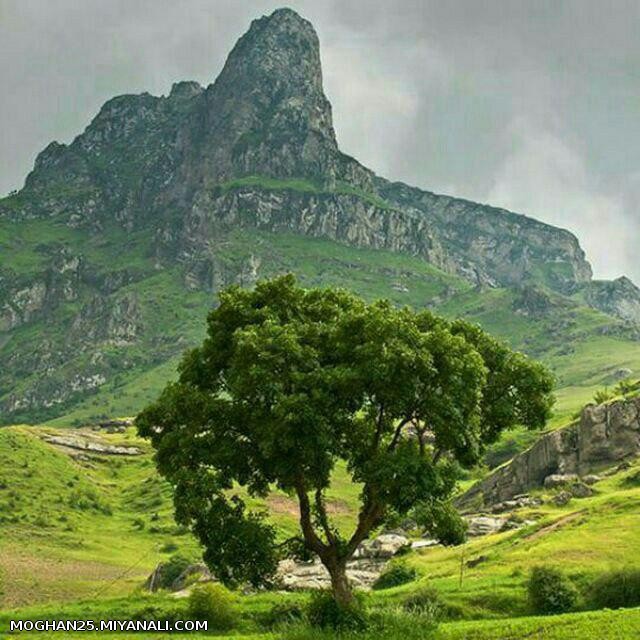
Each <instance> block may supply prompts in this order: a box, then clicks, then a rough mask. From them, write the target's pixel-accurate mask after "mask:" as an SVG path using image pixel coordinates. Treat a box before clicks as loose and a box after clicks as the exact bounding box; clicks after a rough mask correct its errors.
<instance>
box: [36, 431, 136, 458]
mask: <svg viewBox="0 0 640 640" xmlns="http://www.w3.org/2000/svg"><path fill="white" fill-rule="evenodd" d="M44 439H45V440H46V441H47V442H48V443H49V444H53V445H55V446H57V447H61V448H62V449H65V450H67V449H73V450H77V451H83V452H86V453H96V454H102V455H110V456H139V455H140V454H141V453H142V451H141V450H140V449H139V448H138V447H125V446H121V445H115V444H108V443H106V442H103V441H101V440H97V439H89V438H82V437H78V436H44Z"/></svg>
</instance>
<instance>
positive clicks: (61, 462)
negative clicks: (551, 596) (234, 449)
mask: <svg viewBox="0 0 640 640" xmlns="http://www.w3.org/2000/svg"><path fill="white" fill-rule="evenodd" d="M70 434H71V435H76V436H77V435H82V436H83V437H86V438H94V439H96V441H100V442H102V443H103V444H111V445H124V446H136V447H139V448H140V449H141V450H142V451H143V453H142V454H141V455H139V456H115V455H100V454H88V455H84V456H80V457H77V456H75V457H74V455H75V454H77V453H78V452H77V451H75V452H74V451H73V450H68V449H65V448H64V447H62V448H61V447H60V446H59V445H54V444H51V443H48V442H46V441H45V440H43V436H44V437H46V436H50V435H58V436H59V435H70ZM72 454H74V455H72ZM639 471H640V463H637V462H636V463H634V464H633V465H632V466H630V467H629V468H627V469H624V470H622V471H619V472H617V473H615V474H613V475H611V476H609V477H606V478H605V479H604V480H602V481H600V482H598V483H597V484H596V485H595V486H594V488H595V490H596V493H595V495H594V496H592V497H589V498H583V499H573V500H572V501H571V502H570V503H569V504H567V505H566V506H564V507H557V506H554V505H553V504H552V503H551V502H545V503H544V504H543V505H542V506H540V507H536V508H527V509H521V510H519V511H518V517H519V518H521V519H522V520H535V524H531V525H529V526H526V527H524V528H521V529H518V530H515V531H509V532H504V533H498V534H493V535H489V536H485V537H481V538H475V539H472V540H471V541H470V542H468V543H466V544H465V545H464V546H463V547H455V548H444V547H435V548H430V549H423V550H417V551H413V552H411V553H410V554H409V555H407V556H405V557H403V558H399V559H397V560H394V562H395V563H398V562H399V563H402V564H406V565H409V566H412V567H414V568H415V569H416V571H417V578H416V580H415V581H413V582H411V583H409V584H406V585H403V586H400V587H396V588H392V589H387V590H383V591H374V592H371V593H370V594H368V595H367V596H366V598H367V601H368V603H369V605H370V606H371V608H372V609H373V610H374V611H383V610H387V609H389V608H391V609H394V608H396V607H398V606H400V605H401V604H402V602H403V600H404V599H405V598H406V597H408V596H409V595H411V594H413V593H419V592H420V590H421V589H422V588H423V587H424V586H426V585H429V586H430V587H433V588H435V589H436V590H437V592H438V593H439V594H440V597H441V598H442V599H443V601H444V602H446V604H447V609H448V611H450V613H449V614H448V615H449V616H452V617H453V618H452V619H451V620H450V621H448V622H446V621H445V622H443V624H442V625H441V626H440V627H439V630H438V632H437V635H436V636H435V637H436V638H443V640H444V639H447V640H448V639H449V638H451V639H454V638H455V639H457V638H477V639H484V638H490V637H496V635H495V634H497V633H499V634H501V635H500V636H499V637H501V638H507V637H508V638H514V639H516V638H525V637H539V638H569V637H575V636H572V635H571V634H583V635H582V636H581V637H586V638H600V637H604V638H608V637H611V638H614V637H631V636H630V635H629V634H635V633H637V632H638V631H640V614H639V613H638V611H636V610H634V611H626V612H608V611H605V612H584V613H575V614H570V615H563V616H552V617H544V618H539V617H538V618H536V617H533V618H532V617H527V616H528V615H529V614H530V612H529V608H528V604H527V599H526V592H525V582H526V579H527V576H528V572H529V570H530V568H531V567H533V566H536V565H541V564H542V565H552V566H562V567H563V570H564V571H565V572H566V573H567V575H568V576H569V577H570V578H571V579H572V580H573V581H574V583H575V584H576V585H577V586H578V587H579V588H580V589H581V591H583V592H586V590H588V587H589V584H590V583H591V582H592V581H593V579H594V578H595V577H596V576H597V575H599V574H600V573H602V572H604V571H607V570H610V569H613V568H621V567H628V566H635V560H636V559H637V554H636V550H637V548H638V544H639V543H640V526H638V525H639V524H640V520H639V518H640V515H639V514H640V508H639V507H640V485H638V482H637V477H638V472H639ZM356 493H357V488H354V487H353V486H352V485H350V484H349V482H348V481H347V476H346V474H345V472H344V471H343V470H338V472H337V474H336V478H335V480H334V489H333V493H332V494H331V495H330V504H333V505H334V507H335V512H336V513H337V514H339V517H338V520H339V522H340V518H342V522H343V523H344V524H345V525H346V524H350V521H351V518H352V517H353V514H354V513H355V506H356V504H357V501H356ZM538 493H539V494H540V495H541V496H543V497H545V498H547V499H548V498H549V497H551V495H552V494H553V492H551V493H549V492H548V491H547V492H545V491H540V492H538ZM287 500H288V499H287V497H286V496H284V495H282V494H273V495H272V496H271V497H270V498H269V499H268V500H267V503H266V506H267V507H269V509H270V510H271V512H272V519H273V522H274V523H275V524H276V525H277V526H278V527H279V530H280V532H281V534H282V535H283V536H284V535H286V534H287V533H288V532H290V531H292V530H293V528H294V527H295V522H296V513H295V503H293V502H290V503H289V502H287ZM252 506H264V503H258V502H254V503H253V505H252ZM0 513H1V514H2V515H1V517H0V540H2V553H0V578H1V582H0V584H1V585H2V586H1V588H0V610H3V611H4V614H2V616H1V617H0V630H1V629H2V627H3V626H4V627H5V628H6V624H7V621H8V620H9V619H14V618H15V617H21V618H25V617H27V618H28V617H46V618H55V619H62V618H65V617H85V618H86V617H95V618H103V619H104V618H113V617H121V618H126V617H131V616H134V615H136V612H140V611H142V610H144V609H148V608H149V607H154V608H156V610H157V611H164V610H168V609H171V608H172V607H175V606H176V602H177V601H176V600H175V599H173V598H171V597H169V596H168V595H166V594H163V593H160V594H156V595H150V594H145V592H143V591H142V590H141V586H142V583H143V582H144V580H145V578H146V576H147V575H148V574H149V573H150V571H151V570H152V568H153V567H154V566H155V565H156V564H157V563H158V562H159V561H161V560H163V559H165V560H166V559H167V558H168V557H169V556H170V555H172V554H174V553H176V552H179V553H183V554H185V555H187V556H190V557H192V558H194V559H195V558H196V557H197V554H198V550H197V545H196V543H195V542H194V541H193V539H192V538H191V536H190V535H189V534H188V533H186V532H184V531H181V530H180V529H179V528H177V527H176V525H175V524H174V522H173V520H172V516H171V503H170V491H169V489H168V487H167V486H166V485H164V484H163V482H162V481H160V479H159V478H158V476H157V475H156V474H155V471H154V466H153V462H152V460H151V457H150V452H149V450H148V447H147V445H146V444H145V443H144V442H143V441H141V440H140V439H139V438H137V436H135V434H134V432H133V430H131V429H130V430H128V431H127V432H126V433H122V434H112V435H105V434H100V435H99V436H96V435H95V433H94V432H89V431H84V430H81V431H76V430H62V431H56V430H52V429H51V428H47V427H39V428H31V427H9V428H5V429H2V430H0ZM340 514H341V515H340ZM461 567H462V572H461ZM236 598H237V604H236V606H237V607H238V610H239V611H241V612H242V620H243V622H242V624H241V625H240V627H239V629H238V632H239V633H240V634H241V635H240V636H238V637H243V638H245V637H246V638H249V637H254V635H255V634H257V635H255V637H260V638H265V639H266V638H275V637H288V636H286V635H284V636H282V635H272V634H270V633H268V632H266V631H265V629H264V628H263V627H262V626H261V624H262V623H261V620H262V618H261V616H262V615H264V614H265V612H267V611H268V610H269V609H270V608H271V607H272V606H273V604H274V603H275V602H283V601H289V602H302V601H304V600H305V599H306V598H307V596H306V595H304V594H283V593H263V594H255V595H248V596H241V595H238V596H236ZM178 604H179V603H178ZM580 606H581V607H585V606H586V605H585V604H584V603H582V604H581V605H580ZM604 623H607V624H609V623H610V624H614V623H615V624H616V625H622V626H619V627H616V628H618V629H622V630H624V633H626V634H627V635H619V636H616V635H597V632H598V631H600V632H602V630H601V629H600V626H599V625H601V624H604ZM621 633H622V631H621ZM532 634H536V635H533V636H532ZM18 637H21V636H18ZM24 637H49V636H46V635H39V636H38V635H31V634H29V635H28V636H24ZM51 637H53V636H51ZM102 637H106V636H102ZM118 637H127V636H125V635H123V636H118ZM135 637H144V636H138V635H136V636H135ZM153 637H162V636H159V635H158V636H156V635H154V636H153ZM234 637H235V636H234ZM291 637H292V638H293V637H297V636H294V635H292V636H291ZM300 637H303V636H300ZM304 637H306V636H304ZM314 637H315V636H314ZM318 637H323V636H318Z"/></svg>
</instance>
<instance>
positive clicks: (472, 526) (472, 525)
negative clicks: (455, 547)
mask: <svg viewBox="0 0 640 640" xmlns="http://www.w3.org/2000/svg"><path fill="white" fill-rule="evenodd" d="M506 522H507V520H506V518H494V517H492V516H482V515H480V516H471V517H469V518H467V523H468V525H469V528H468V529H467V535H468V536H469V537H471V538H474V537H477V536H486V535H489V534H491V533H497V532H498V531H502V530H503V529H504V527H505V524H506Z"/></svg>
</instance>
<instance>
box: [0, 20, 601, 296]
mask: <svg viewBox="0 0 640 640" xmlns="http://www.w3.org/2000/svg"><path fill="white" fill-rule="evenodd" d="M250 176H253V177H262V178H263V180H257V181H253V182H252V183H251V185H250V186H247V185H246V184H245V186H242V184H243V183H240V184H236V183H234V180H237V179H241V180H242V179H246V178H247V177H250ZM287 180H293V182H294V184H288V183H286V181H287ZM278 181H280V183H279V182H278ZM309 188H310V191H313V193H304V191H305V189H307V190H309ZM221 189H222V190H224V191H226V195H223V196H221V195H220V190H221ZM300 190H302V191H303V193H300ZM0 215H4V216H7V217H11V218H12V219H20V218H24V217H37V216H50V217H51V216H53V217H56V218H59V217H62V218H64V219H66V221H67V223H68V224H69V225H71V226H74V227H78V226H80V227H86V228H87V229H90V230H93V231H95V232H101V231H102V230H103V229H104V228H105V227H106V226H107V225H108V224H111V223H113V221H116V222H117V223H118V224H120V225H121V226H123V227H124V228H126V229H136V228H144V227H147V226H152V227H153V231H154V235H155V238H156V240H157V241H158V242H159V243H160V247H159V248H158V249H157V250H158V251H160V252H161V253H164V255H171V256H172V257H177V259H178V260H180V261H182V262H184V263H186V264H187V265H189V263H190V260H189V259H188V256H190V255H191V256H193V255H195V256H197V258H198V260H199V261H202V255H201V254H202V244H206V243H207V242H209V243H210V242H211V241H213V240H215V226H216V225H215V224H213V225H212V223H222V224H229V223H233V221H235V220H239V222H240V224H242V225H250V226H256V227H258V228H261V229H269V230H274V231H281V230H287V231H293V232H295V233H299V234H304V235H312V236H322V237H327V238H331V239H335V240H338V241H340V242H344V243H346V244H350V245H353V246H359V247H370V248H385V249H390V250H393V251H399V252H405V253H410V254H411V255H417V256H420V257H422V258H423V259H425V260H427V261H429V262H431V263H432V264H434V265H436V266H438V267H440V268H442V269H444V270H446V271H449V272H455V273H457V274H459V275H461V276H463V277H464V278H466V279H468V280H470V281H471V282H473V283H478V284H483V285H511V284H517V283H524V282H526V281H527V280H529V279H532V278H533V279H536V278H538V279H539V278H540V277H543V279H544V284H546V285H547V286H549V287H551V288H553V289H556V290H560V291H570V290H573V289H574V288H575V287H576V285H577V284H579V283H583V282H587V281H589V280H590V278H591V269H590V266H589V263H588V262H587V261H586V259H585V256H584V253H583V251H582V249H581V248H580V246H579V244H578V242H577V240H576V238H575V237H574V236H572V235H571V234H570V233H569V232H567V231H564V230H561V229H557V228H555V227H552V226H550V225H546V224H543V223H540V222H537V221H535V220H532V219H530V218H526V217H525V216H521V215H517V214H514V213H510V212H508V211H505V210H502V209H497V208H494V207H489V206H485V205H481V204H477V203H474V202H469V201H466V200H461V199H458V198H452V197H448V196H440V195H436V194H434V193H430V192H427V191H423V190H420V189H416V188H412V187H408V186H406V185H403V184H400V183H391V182H388V181H386V180H384V179H382V178H378V177H376V176H375V175H374V174H373V172H371V171H370V170H368V169H366V168H365V167H363V166H362V165H360V164H359V163H358V162H357V161H356V160H354V159H353V158H350V157H348V156H346V155H344V154H343V153H341V152H340V150H339V148H338V145H337V142H336V136H335V132H334V129H333V121H332V114H331V105H330V104H329V101H328V100H327V98H326V96H325V95H324V90H323V85H322V70H321V65H320V52H319V44H318V37H317V35H316V33H315V30H314V29H313V26H312V25H311V24H310V23H309V22H307V21H306V20H304V19H303V18H301V17H300V16H299V15H297V14H296V13H295V12H294V11H291V10H289V9H281V10H278V11H275V12H274V13H273V14H271V15H270V16H265V17H263V18H260V19H259V20H255V21H254V22H253V23H252V25H251V27H250V29H249V30H248V31H247V33H246V34H245V35H244V36H242V38H240V40H239V41H238V43H237V44H236V46H235V47H234V49H233V50H232V51H231V53H230V54H229V57H228V59H227V62H226V64H225V66H224V68H223V70H222V72H221V74H220V75H219V77H218V78H217V79H216V81H215V82H214V83H213V84H212V85H210V86H209V87H207V88H202V87H200V86H199V85H198V84H196V83H192V82H183V83H178V84H176V85H174V87H173V88H172V90H171V92H170V94H169V95H168V96H167V97H160V98H158V97H154V96H151V95H149V94H142V95H138V96H131V95H129V96H120V97H117V98H114V99H112V100H110V101H109V102H107V103H106V104H105V105H104V107H103V108H102V109H101V111H100V113H99V114H98V115H97V116H96V118H95V119H94V120H93V121H92V122H91V124H90V125H89V126H88V127H87V129H86V131H85V132H84V133H83V134H81V135H80V136H78V138H76V140H74V141H73V142H72V144H71V145H69V146H65V145H61V144H58V143H52V144H51V145H49V147H47V148H46V149H45V150H44V151H43V152H42V153H41V154H40V155H39V156H38V159H37V160H36V164H35V167H34V170H33V171H32V173H31V174H30V175H29V177H28V179H27V181H26V185H25V188H24V189H23V190H22V191H21V192H20V193H18V194H16V195H15V196H13V197H12V198H10V199H8V200H5V201H2V202H0ZM205 223H206V224H205ZM196 229H197V230H198V233H197V234H195V235H194V230H196ZM171 240H173V241H174V242H173V243H172V242H171ZM187 268H188V269H191V270H193V269H192V268H191V267H190V266H188V267H187ZM541 274H542V276H541Z"/></svg>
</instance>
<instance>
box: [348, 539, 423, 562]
mask: <svg viewBox="0 0 640 640" xmlns="http://www.w3.org/2000/svg"><path fill="white" fill-rule="evenodd" d="M410 547H411V542H410V540H409V538H407V537H406V536H402V535H398V534H397V533H383V534H382V535H380V536H378V537H377V538H374V539H373V540H365V541H364V542H363V543H362V544H360V546H359V547H358V548H357V549H356V552H355V553H354V556H353V557H354V558H386V559H388V558H392V557H393V556H395V555H396V554H397V553H399V552H401V551H404V550H406V549H409V548H410Z"/></svg>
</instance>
